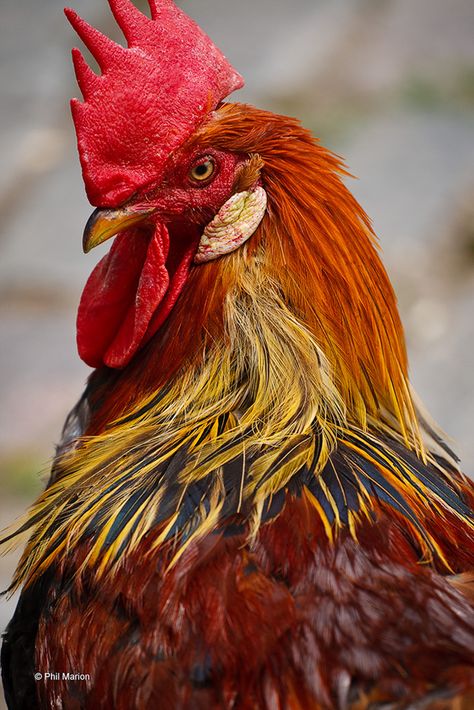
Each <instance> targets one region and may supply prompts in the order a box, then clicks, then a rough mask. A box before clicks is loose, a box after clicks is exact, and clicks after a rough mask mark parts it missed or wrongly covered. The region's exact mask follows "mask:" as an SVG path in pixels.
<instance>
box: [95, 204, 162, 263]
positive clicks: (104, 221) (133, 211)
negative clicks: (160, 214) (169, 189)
mask: <svg viewBox="0 0 474 710" xmlns="http://www.w3.org/2000/svg"><path fill="white" fill-rule="evenodd" d="M155 211H156V207H150V208H133V207H120V208H118V209H100V208H99V209H96V210H95V211H94V212H93V213H92V214H91V216H90V217H89V219H88V221H87V224H86V228H85V229H84V236H83V238H82V248H83V249H84V253H85V254H87V253H88V252H90V251H91V249H94V247H97V246H99V244H102V242H105V241H107V239H110V238H111V237H114V236H115V235H116V234H119V232H123V231H124V230H125V229H128V228H129V227H131V226H132V225H134V224H139V223H140V222H144V221H145V220H146V219H147V218H148V217H149V216H150V215H151V214H153V212H155Z"/></svg>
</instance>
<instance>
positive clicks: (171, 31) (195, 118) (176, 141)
mask: <svg viewBox="0 0 474 710" xmlns="http://www.w3.org/2000/svg"><path fill="white" fill-rule="evenodd" d="M148 2H149V5H150V9H151V16H152V19H150V18H148V17H147V16H146V15H144V14H143V13H141V12H140V11H139V10H138V8H136V7H135V5H133V4H132V3H131V2H130V0H109V5H110V7H111V9H112V12H113V14H114V17H115V19H116V21H117V23H118V25H119V26H120V28H121V30H122V32H123V33H124V35H125V38H126V40H127V43H128V47H127V48H124V47H122V46H121V45H119V44H116V43H115V42H113V41H112V40H111V39H109V38H108V37H106V36H105V35H103V34H102V33H101V32H99V31H98V30H96V29H95V28H94V27H91V25H89V24H88V23H87V22H85V21H84V20H82V19H81V18H80V17H79V16H78V15H77V14H76V13H75V12H74V11H73V10H69V9H66V10H65V13H66V16H67V18H68V19H69V21H70V23H71V24H72V26H73V27H74V29H75V30H76V32H77V34H78V35H79V36H80V38H81V39H82V41H83V42H84V44H85V45H86V46H87V47H88V49H89V50H90V51H91V53H92V54H93V55H94V57H95V58H96V60H97V62H98V64H99V66H100V69H101V72H102V74H101V76H98V75H97V74H95V73H94V72H93V71H92V69H91V68H90V67H89V66H88V65H87V63H86V61H85V59H84V57H83V56H82V54H81V52H80V51H79V50H78V49H74V50H73V62H74V67H75V70H76V77H77V81H78V84H79V88H80V89H81V92H82V94H83V96H84V102H83V103H81V102H80V101H78V100H77V99H73V100H72V102H71V106H72V114H73V118H74V123H75V126H76V132H77V140H78V147H79V154H80V158H81V164H82V171H83V176H84V182H85V185H86V191H87V195H88V197H89V200H90V202H91V203H92V204H93V205H96V206H101V207H116V206H117V205H119V204H121V203H123V202H124V201H126V200H127V199H128V198H129V197H130V196H131V195H132V194H133V193H134V192H136V191H137V190H138V189H139V188H142V187H144V186H146V185H148V184H149V183H156V182H158V181H159V180H160V177H161V175H162V173H163V168H164V164H165V162H166V160H167V159H168V157H169V155H170V153H171V152H172V151H174V150H176V148H177V147H178V146H179V145H181V144H182V143H183V142H184V141H185V140H186V139H187V138H188V137H189V136H190V135H191V134H192V133H193V132H194V130H195V129H196V127H197V126H198V125H199V123H200V122H201V121H202V120H203V118H204V117H205V115H206V114H207V113H209V112H210V111H212V110H213V109H214V108H215V107H216V106H217V104H218V103H219V102H220V101H221V100H222V99H224V98H225V97H226V96H228V95H229V94H230V93H231V92H232V91H234V90H235V89H240V88H241V87H242V86H243V79H242V77H241V76H240V75H239V74H238V73H237V72H236V71H235V70H234V69H233V67H232V66H231V65H230V64H229V62H228V61H227V59H226V58H225V57H224V55H223V54H222V53H221V52H220V50H219V49H218V48H217V47H216V46H215V45H214V44H213V43H212V42H211V40H210V39H209V37H207V35H206V34H204V32H203V31H202V30H201V29H200V28H199V27H198V25H197V24H196V23H195V22H194V21H193V20H191V19H190V18H189V17H187V15H185V14H184V13H183V12H182V11H181V10H179V9H178V8H177V7H176V6H175V4H174V3H173V2H172V0H148Z"/></svg>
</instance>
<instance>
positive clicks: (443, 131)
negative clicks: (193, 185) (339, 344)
mask: <svg viewBox="0 0 474 710" xmlns="http://www.w3.org/2000/svg"><path fill="white" fill-rule="evenodd" d="M71 2H72V3H73V5H74V7H75V9H77V10H78V11H79V12H80V13H81V14H82V15H83V16H84V17H85V18H86V19H88V20H89V21H90V22H92V23H94V24H96V25H99V26H100V27H101V28H102V29H103V30H104V31H106V32H108V33H109V34H110V35H111V36H113V37H114V38H118V37H119V35H118V34H117V31H116V29H115V27H114V23H113V21H112V20H111V16H110V13H109V10H108V7H107V5H106V2H105V0H71ZM137 4H139V5H140V7H142V8H143V7H144V6H145V4H144V3H143V2H137ZM180 4H181V5H182V6H183V7H184V8H185V9H186V10H187V11H188V12H189V14H191V15H192V16H193V17H195V19H197V20H198V22H199V23H200V24H201V25H202V27H203V28H205V29H206V30H207V31H208V33H209V34H210V35H211V36H212V38H213V39H214V41H215V42H216V43H217V44H218V45H219V46H220V47H221V48H222V49H223V50H224V51H225V53H226V54H227V55H228V57H229V58H230V60H231V61H232V62H233V63H234V65H235V66H236V67H237V68H238V69H239V70H240V71H241V73H243V74H244V76H245V77H246V80H247V86H246V89H245V90H244V91H242V92H240V93H239V94H237V95H236V97H235V98H236V100H240V101H248V102H251V103H256V104H258V105H260V106H262V107H264V108H269V109H271V110H274V111H277V112H281V113H288V114H291V115H295V116H298V117H299V118H301V119H302V120H303V122H304V123H305V124H306V125H307V126H308V127H310V128H311V129H313V131H314V132H315V134H316V135H318V136H319V137H320V138H321V139H322V141H323V142H324V143H325V144H326V145H327V146H329V147H330V148H332V149H333V150H334V151H336V152H337V153H339V154H341V155H342V156H344V158H345V159H346V162H347V164H348V165H349V168H350V170H351V172H352V173H353V174H354V175H356V176H358V178H359V179H358V180H357V181H350V187H351V189H352V190H353V192H354V193H355V194H356V196H357V198H358V199H359V200H360V201H361V203H362V205H363V206H364V207H365V209H366V210H367V211H368V213H369V214H370V215H371V216H372V218H373V220H374V225H375V228H376V231H377V233H378V235H379V237H380V241H381V245H382V249H383V252H384V261H385V264H386V266H387V268H388V271H389V274H390V276H391V278H392V280H393V282H394V284H395V287H396V290H397V293H398V297H399V302H400V308H401V311H402V317H403V321H404V324H405V328H406V334H407V338H408V345H409V351H410V361H411V376H412V381H413V383H414V385H415V388H416V390H417V391H418V393H419V394H420V396H421V398H422V399H423V400H424V402H425V404H426V405H427V407H428V408H429V409H430V411H431V413H432V415H433V416H434V417H435V419H436V420H437V421H438V422H439V423H440V425H441V426H442V427H443V428H444V429H445V430H446V431H447V432H448V433H449V434H450V436H451V437H452V438H453V439H454V442H455V443H454V446H455V448H456V450H457V451H458V452H459V453H460V455H461V456H462V459H463V463H464V468H465V470H466V471H467V472H471V473H472V472H474V436H473V432H472V429H473V423H474V396H473V395H474V376H473V368H472V364H473V354H472V353H473V347H474V200H473V187H474V42H473V36H474V5H473V3H472V0H449V2H446V0H291V1H290V0H188V1H186V0H183V1H182V2H181V3H180ZM62 5H63V3H62V0H0V8H1V10H0V13H1V14H0V32H1V37H0V82H1V101H0V116H1V132H0V155H1V158H2V170H1V171H0V217H1V228H0V339H1V341H0V396H1V408H0V490H1V503H0V527H3V526H4V525H6V524H7V523H9V522H11V521H12V520H13V518H14V517H15V516H16V515H17V514H19V513H20V512H21V511H23V510H24V508H25V507H26V505H27V504H28V503H29V502H30V501H31V500H32V499H33V498H34V497H35V496H36V494H37V492H38V491H39V490H40V488H41V485H42V484H41V473H42V472H43V473H44V472H45V471H46V470H47V468H48V465H49V464H48V461H49V459H50V457H51V456H52V453H53V444H54V442H55V441H57V439H58V436H59V432H60V429H61V426H62V422H63V420H64V417H65V415H66V413H67V411H68V409H69V408H70V407H71V406H72V404H73V403H74V402H75V400H76V399H77V397H78V396H79V394H80V392H81V389H82V387H83V384H84V381H85V378H86V377H87V372H88V370H87V368H86V367H85V365H83V364H82V363H81V362H80V361H79V359H78V357H77V354H76V349H75V335H74V320H75V309H76V307H77V303H78V299H79V295H80V292H81V289H82V286H83V284H84V282H85V279H86V278H87V276H88V274H89V273H90V271H91V270H92V267H93V265H94V264H95V263H96V261H97V260H98V257H99V256H100V255H98V254H97V252H96V251H94V253H93V254H92V255H89V256H84V255H83V254H82V251H81V234H82V229H83V226H84V225H85V222H86V220H87V218H88V216H89V214H90V212H91V208H90V206H89V205H88V203H87V201H86V198H85V196H84V190H83V185H82V180H81V176H80V170H79V165H78V160H77V156H76V151H75V138H74V133H73V129H72V124H71V121H70V116H69V109H68V105H67V99H68V98H69V97H70V96H73V95H78V90H77V89H76V87H75V83H74V80H73V74H72V69H71V65H70V59H69V50H70V48H71V47H72V46H73V45H74V44H77V42H76V40H75V38H74V36H73V33H72V31H71V30H70V29H69V27H68V25H67V23H66V21H65V19H64V17H63V14H62ZM15 559H16V558H15V555H13V556H9V557H7V558H0V586H1V587H2V588H4V587H5V586H6V584H7V581H8V579H9V577H10V575H11V572H12V568H13V565H14V562H15ZM13 604H14V600H13V601H11V602H9V603H3V602H0V627H3V625H4V624H5V622H6V620H7V619H8V618H9V616H10V615H11V612H12V607H13ZM0 707H1V701H0Z"/></svg>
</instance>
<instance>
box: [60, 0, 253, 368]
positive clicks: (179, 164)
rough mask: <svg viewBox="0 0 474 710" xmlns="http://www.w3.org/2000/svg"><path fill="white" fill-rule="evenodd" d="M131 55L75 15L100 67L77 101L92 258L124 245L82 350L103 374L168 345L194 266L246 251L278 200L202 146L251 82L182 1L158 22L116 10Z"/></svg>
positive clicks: (97, 277)
mask: <svg viewBox="0 0 474 710" xmlns="http://www.w3.org/2000/svg"><path fill="white" fill-rule="evenodd" d="M109 4H110V7H111V9H112V12H113V14H114V17H115V19H116V21H117V23H118V24H119V26H120V28H121V30H122V32H123V34H124V36H125V38H126V40H127V44H128V46H127V47H126V48H125V47H122V46H121V45H118V44H116V43H115V42H113V41H112V40H110V39H109V38H107V37H106V36H104V35H103V34H102V33H100V32H99V31H98V30H96V29H94V28H93V27H92V26H90V25H89V24H87V23H86V22H85V21H84V20H82V19H81V18H80V17H79V16H78V15H77V14H76V13H75V12H74V11H73V10H66V11H65V12H66V15H67V17H68V19H69V21H70V22H71V24H72V26H73V27H74V29H75V30H76V32H77V33H78V35H79V36H80V38H81V39H82V40H83V42H84V43H85V45H86V46H87V47H88V49H89V50H90V51H91V53H92V54H93V55H94V57H95V58H96V60H97V62H98V65H99V67H100V69H101V75H100V76H98V75H97V74H95V73H94V72H93V71H92V69H91V68H90V67H89V66H88V65H87V63H86V61H85V59H84V57H83V55H82V54H81V52H80V51H79V50H78V49H74V50H73V61H74V66H75V70H76V76H77V80H78V84H79V87H80V89H81V91H82V94H83V97H84V101H83V102H81V101H79V100H77V99H73V100H72V103H71V105H72V114H73V119H74V123H75V127H76V132H77V138H78V148H79V154H80V158H81V164H82V171H83V176H84V182H85V186H86V191H87V195H88V197H89V200H90V202H91V203H92V204H93V205H94V206H96V207H97V209H96V210H95V212H94V213H93V215H92V216H91V218H90V220H89V222H88V224H87V226H86V229H85V233H84V250H85V251H86V252H87V251H89V250H90V249H92V248H93V247H94V246H97V245H98V244H100V243H102V242H104V241H105V240H106V239H109V238H110V237H112V236H115V235H118V236H117V238H116V239H115V242H114V244H113V246H112V248H111V250H110V252H109V254H108V255H107V256H105V257H104V258H103V259H102V261H101V262H100V263H99V264H98V266H97V267H96V268H95V270H94V271H93V273H92V275H91V277H90V278H89V281H88V283H87V285H86V287H85V290H84V293H83V296H82V299H81V304H80V307H79V314H78V347H79V353H80V355H81V357H82V359H83V360H84V361H85V362H87V363H88V364H89V365H91V366H92V367H99V366H101V365H103V364H105V365H107V366H109V367H114V368H123V367H124V366H126V365H127V364H128V363H129V361H130V360H131V359H132V358H133V356H134V354H135V353H136V352H137V350H139V349H140V347H142V345H144V344H145V343H146V342H148V340H150V338H151V337H152V336H153V335H154V334H155V333H156V331H157V330H158V328H159V327H160V326H161V325H162V323H163V322H164V320H165V319H166V318H167V316H168V315H169V313H170V311H171V309H172V308H173V306H174V304H175V302H176V300H177V298H178V296H179V294H180V293H181V291H182V289H183V287H184V284H185V283H186V280H187V276H188V274H189V271H190V269H191V267H192V264H193V263H194V264H199V263H202V262H205V261H209V260H212V259H215V258H217V257H219V256H221V255H222V254H225V253H227V252H229V251H232V250H234V249H236V248H237V247H238V246H240V244H242V243H243V242H244V241H245V240H246V239H248V237H249V236H250V235H251V234H252V233H253V232H254V231H255V229H256V227H257V226H258V224H259V222H260V221H261V219H262V217H263V214H264V212H265V207H266V195H265V192H264V190H263V188H262V187H261V185H260V184H259V180H258V171H255V180H254V181H253V184H251V185H249V184H248V180H247V184H246V186H245V187H246V188H248V189H242V181H241V179H240V180H239V176H241V175H242V170H243V166H244V165H246V164H248V159H249V156H245V155H239V154H238V153H233V152H229V151H224V150H217V149H213V148H212V147H209V146H208V145H206V146H202V145H200V144H199V141H198V140H196V139H195V134H196V131H197V130H198V128H199V127H200V126H202V125H203V123H205V122H206V121H212V120H213V118H214V116H215V110H216V108H217V107H218V105H219V104H220V102H221V101H222V99H224V98H225V97H226V96H227V95H228V94H229V93H231V92H232V91H234V90H235V89H239V88H241V86H242V85H243V80H242V78H241V77H240V76H239V74H238V73H237V72H236V71H235V70H234V69H233V68H232V66H231V65H230V64H229V62H228V61H227V60H226V58H225V57H224V56H223V54H222V53H221V52H220V51H219V49H217V47H216V46H215V45H214V44H213V43H212V42H211V40H210V39H209V38H208V37H207V36H206V35H205V34H204V32H203V31H202V30H201V29H200V28H199V27H198V26H197V25H196V23H195V22H194V21H193V20H191V19H190V18H189V17H187V16H186V15H185V14H184V13H183V12H182V11H181V10H179V9H178V8H177V7H176V6H175V5H174V3H173V2H172V0H149V4H150V9H151V18H149V17H147V16H146V15H144V14H143V13H141V12H140V11H139V10H138V9H137V8H136V7H135V6H134V5H133V4H132V3H131V2H130V0H109Z"/></svg>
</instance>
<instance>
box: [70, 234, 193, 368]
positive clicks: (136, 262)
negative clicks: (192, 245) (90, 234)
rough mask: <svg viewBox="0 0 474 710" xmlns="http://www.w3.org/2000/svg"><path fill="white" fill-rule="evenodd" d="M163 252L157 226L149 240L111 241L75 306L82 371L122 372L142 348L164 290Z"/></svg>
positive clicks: (164, 237) (165, 243)
mask: <svg viewBox="0 0 474 710" xmlns="http://www.w3.org/2000/svg"><path fill="white" fill-rule="evenodd" d="M168 251H169V235H168V230H167V229H166V227H165V226H164V225H162V224H158V225H157V227H156V229H155V232H154V234H153V236H152V237H151V238H150V236H149V234H147V233H146V232H144V231H142V230H139V229H134V230H129V231H127V232H124V233H123V234H120V235H119V236H118V237H116V239H115V242H114V244H113V245H112V248H111V249H110V252H109V253H108V254H107V255H106V256H105V257H104V258H103V259H102V260H101V261H100V262H99V264H98V265H97V266H96V268H95V269H94V271H93V272H92V274H91V276H90V277H89V280H88V281H87V284H86V286H85V288H84V291H83V294H82V298H81V302H80V305H79V312H78V317H77V343H78V349H79V355H80V357H81V358H82V359H83V360H84V361H85V362H86V363H87V364H88V365H90V366H91V367H100V366H101V365H103V364H105V365H108V366H109V367H114V368H122V367H125V365H127V364H128V362H129V361H130V360H131V358H132V357H133V355H134V354H135V353H136V351H137V350H138V349H139V347H140V346H141V345H142V343H143V339H144V336H145V334H146V333H147V330H148V328H149V325H150V321H151V320H152V318H153V315H154V314H155V311H156V310H157V308H158V306H159V305H160V303H161V301H162V300H163V298H164V297H165V295H166V293H167V291H168V287H169V284H170V278H169V275H168V271H167V269H166V259H167V257H168ZM179 290H181V288H180V289H179Z"/></svg>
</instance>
